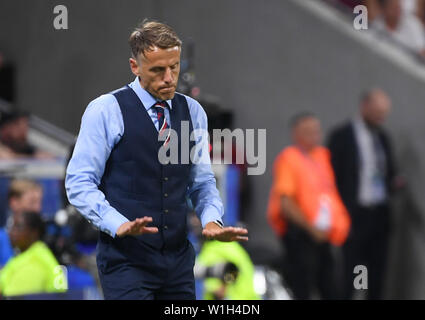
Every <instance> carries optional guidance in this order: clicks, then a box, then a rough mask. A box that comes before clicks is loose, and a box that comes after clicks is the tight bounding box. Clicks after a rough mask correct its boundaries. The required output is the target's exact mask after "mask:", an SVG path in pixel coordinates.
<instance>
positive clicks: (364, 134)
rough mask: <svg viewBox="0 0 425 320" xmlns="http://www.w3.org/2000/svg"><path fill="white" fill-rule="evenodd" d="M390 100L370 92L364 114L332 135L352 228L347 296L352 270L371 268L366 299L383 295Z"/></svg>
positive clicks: (389, 182) (347, 256)
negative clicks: (357, 266) (387, 127)
mask: <svg viewBox="0 0 425 320" xmlns="http://www.w3.org/2000/svg"><path fill="white" fill-rule="evenodd" d="M390 108H391V101H390V98H389V97H388V96H387V94H386V93H385V92H384V91H382V90H380V89H372V90H370V91H368V92H366V93H365V94H364V95H363V97H362V99H361V103H360V110H359V114H358V115H357V116H356V117H355V118H354V119H352V120H350V121H348V122H347V123H345V124H343V125H342V126H341V127H338V128H336V129H335V130H333V131H332V132H331V134H330V136H329V149H330V151H331V159H332V165H333V168H334V171H335V175H336V181H337V186H338V189H339V192H340V194H341V197H342V199H343V201H344V203H345V205H346V206H347V208H348V211H349V213H350V216H351V220H352V226H351V231H350V235H349V238H348V240H347V242H346V244H345V246H344V259H345V264H346V271H345V277H346V279H345V289H344V298H346V299H349V298H351V297H352V291H353V270H354V267H355V266H356V265H365V266H366V267H367V268H368V279H369V288H368V290H367V298H369V299H379V298H382V285H383V279H384V276H385V270H386V259H387V246H388V237H389V223H390V203H389V200H390V190H391V188H392V185H393V184H394V181H395V168H394V159H393V156H392V151H391V142H390V139H389V137H388V135H387V134H386V132H385V131H384V129H383V128H382V124H383V122H384V121H385V119H386V118H387V115H388V113H389V112H390Z"/></svg>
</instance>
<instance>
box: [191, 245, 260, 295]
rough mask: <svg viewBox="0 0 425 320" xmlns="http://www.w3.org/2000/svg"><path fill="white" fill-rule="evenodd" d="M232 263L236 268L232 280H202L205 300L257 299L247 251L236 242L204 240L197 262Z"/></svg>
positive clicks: (205, 264)
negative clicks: (235, 273)
mask: <svg viewBox="0 0 425 320" xmlns="http://www.w3.org/2000/svg"><path fill="white" fill-rule="evenodd" d="M226 262H229V263H232V264H233V265H235V266H236V268H237V270H238V271H237V276H236V279H234V280H233V281H223V279H219V278H207V279H205V281H204V299H205V300H258V299H260V297H259V296H258V295H257V293H256V292H255V290H254V264H253V263H252V261H251V258H250V257H249V255H248V253H247V252H246V251H245V249H244V248H243V247H242V245H241V244H240V243H237V242H225V243H223V242H219V241H215V240H211V241H210V240H208V241H205V242H204V244H203V246H202V249H201V252H200V253H199V256H198V258H197V263H198V264H200V265H203V266H205V267H210V266H214V265H215V264H221V263H226Z"/></svg>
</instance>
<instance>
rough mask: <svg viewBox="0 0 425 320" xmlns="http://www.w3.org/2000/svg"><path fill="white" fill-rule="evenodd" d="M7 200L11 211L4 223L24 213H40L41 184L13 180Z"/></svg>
mask: <svg viewBox="0 0 425 320" xmlns="http://www.w3.org/2000/svg"><path fill="white" fill-rule="evenodd" d="M7 199H8V202H9V211H8V212H7V213H6V217H5V218H4V219H3V221H4V223H5V222H7V220H8V219H10V218H11V217H12V216H14V215H19V214H21V213H22V212H24V211H32V212H38V213H40V212H41V204H42V199H43V189H42V187H41V185H40V184H38V183H37V182H35V181H32V180H24V179H16V180H12V182H11V183H10V186H9V191H8V195H7ZM9 221H10V220H9ZM4 223H3V226H4ZM9 224H10V222H9Z"/></svg>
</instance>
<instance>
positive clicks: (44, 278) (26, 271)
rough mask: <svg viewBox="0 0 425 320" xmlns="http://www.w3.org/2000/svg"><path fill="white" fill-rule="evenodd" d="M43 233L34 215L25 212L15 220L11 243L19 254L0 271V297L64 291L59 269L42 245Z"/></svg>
mask: <svg viewBox="0 0 425 320" xmlns="http://www.w3.org/2000/svg"><path fill="white" fill-rule="evenodd" d="M44 230H45V226H44V222H43V220H42V219H41V216H40V215H39V214H37V213H34V212H24V213H23V214H21V215H18V216H16V217H15V219H14V221H13V225H12V228H11V230H10V239H11V243H12V245H13V247H14V248H16V249H17V250H18V251H19V252H20V253H19V254H18V255H17V256H16V257H14V258H12V259H10V260H9V262H8V263H7V264H6V266H5V267H4V268H3V269H2V270H1V271H0V294H1V295H2V296H3V297H10V296H18V295H28V294H37V293H53V292H65V291H66V290H67V282H66V278H65V275H64V273H63V271H62V269H61V268H60V266H59V264H58V262H57V261H56V258H55V257H54V255H53V254H52V252H51V251H50V249H49V248H48V247H47V246H46V244H44V242H42V241H41V239H42V237H43V235H44Z"/></svg>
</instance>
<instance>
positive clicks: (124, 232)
mask: <svg viewBox="0 0 425 320" xmlns="http://www.w3.org/2000/svg"><path fill="white" fill-rule="evenodd" d="M151 222H152V218H151V217H143V218H137V219H136V220H133V221H128V222H124V223H123V224H122V225H120V227H119V228H118V230H117V237H124V236H138V235H141V234H152V233H157V232H158V228H156V227H146V225H147V224H148V223H151Z"/></svg>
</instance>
